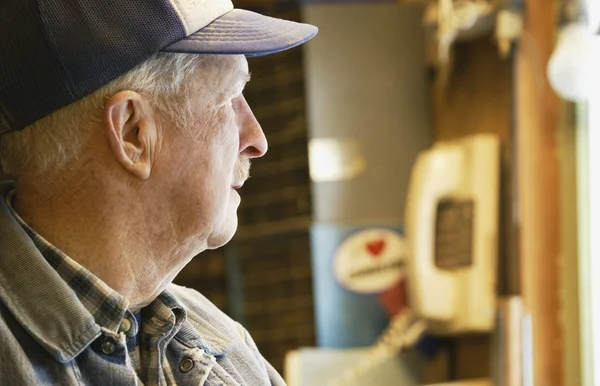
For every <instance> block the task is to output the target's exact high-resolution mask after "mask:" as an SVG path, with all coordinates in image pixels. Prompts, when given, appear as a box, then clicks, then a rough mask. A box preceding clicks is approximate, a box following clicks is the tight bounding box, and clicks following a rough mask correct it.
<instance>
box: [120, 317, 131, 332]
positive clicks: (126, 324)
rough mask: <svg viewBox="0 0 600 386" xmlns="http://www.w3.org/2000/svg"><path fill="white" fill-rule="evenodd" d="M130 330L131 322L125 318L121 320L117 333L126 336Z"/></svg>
mask: <svg viewBox="0 0 600 386" xmlns="http://www.w3.org/2000/svg"><path fill="white" fill-rule="evenodd" d="M129 330H131V322H130V321H129V319H127V318H123V320H122V321H121V325H120V326H119V331H120V332H123V333H125V334H127V333H128V332H129Z"/></svg>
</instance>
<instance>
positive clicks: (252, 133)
mask: <svg viewBox="0 0 600 386" xmlns="http://www.w3.org/2000/svg"><path fill="white" fill-rule="evenodd" d="M237 110H238V120H239V121H238V122H239V128H240V154H242V155H245V156H246V157H248V158H258V157H262V156H263V155H265V153H266V152H267V149H268V148H269V145H268V144H267V138H266V137H265V133H264V132H263V130H262V127H260V123H258V121H257V120H256V117H255V116H254V113H253V112H252V109H250V106H249V105H248V102H247V101H246V98H244V96H243V95H242V96H240V97H239V101H238V106H237Z"/></svg>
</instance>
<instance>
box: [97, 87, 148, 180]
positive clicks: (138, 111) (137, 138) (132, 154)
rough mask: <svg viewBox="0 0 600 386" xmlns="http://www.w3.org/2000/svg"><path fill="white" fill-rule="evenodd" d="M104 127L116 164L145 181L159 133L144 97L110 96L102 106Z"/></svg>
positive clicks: (128, 92) (124, 92)
mask: <svg viewBox="0 0 600 386" xmlns="http://www.w3.org/2000/svg"><path fill="white" fill-rule="evenodd" d="M104 128H105V130H106V135H107V137H108V142H109V144H110V148H111V150H112V153H113V155H114V157H115V159H116V160H117V162H119V163H120V164H121V166H123V167H124V168H125V170H127V171H128V172H129V173H131V174H133V175H134V176H136V177H137V178H139V179H141V180H146V179H148V177H150V172H151V170H152V166H153V162H154V153H155V151H156V146H157V138H158V133H157V125H156V121H155V118H154V113H153V110H152V107H151V106H150V103H149V102H148V101H147V100H146V98H144V97H143V96H142V95H140V94H138V93H136V92H134V91H121V92H119V93H117V94H115V95H113V96H112V97H111V98H110V99H109V100H108V101H107V102H106V104H105V106H104Z"/></svg>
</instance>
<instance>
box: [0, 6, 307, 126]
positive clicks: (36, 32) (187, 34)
mask: <svg viewBox="0 0 600 386" xmlns="http://www.w3.org/2000/svg"><path fill="white" fill-rule="evenodd" d="M316 33H317V28H316V27H314V26H312V25H308V24H302V23H295V22H291V21H287V20H281V19H276V18H271V17H267V16H263V15H260V14H257V13H254V12H250V11H245V10H240V9H234V7H233V4H232V3H231V1H230V0H127V1H123V0H79V1H76V0H1V1H0V135H2V134H3V133H6V132H9V131H12V130H20V129H23V128H24V127H26V126H27V125H29V124H31V123H33V122H35V121H36V120H38V119H40V118H43V117H44V116H46V115H48V114H50V113H52V112H53V111H56V110H58V109H60V108H61V107H64V106H66V105H68V104H70V103H73V102H74V101H76V100H78V99H80V98H82V97H84V96H86V95H88V94H89V93H91V92H93V91H94V90H96V89H98V88H100V87H102V86H103V85H105V84H107V83H109V82H110V81H112V80H113V79H116V78H117V77H119V76H120V75H122V74H124V73H126V72H127V71H129V70H131V69H132V68H133V67H135V66H136V65H138V64H140V63H141V62H143V61H144V60H146V59H148V58H149V57H150V56H152V55H153V54H155V53H157V52H159V51H163V52H180V53H198V54H243V55H246V56H258V55H265V54H269V53H273V52H278V51H282V50H285V49H288V48H291V47H294V46H297V45H299V44H302V43H304V42H306V41H308V40H310V39H311V38H312V37H313V36H315V35H316Z"/></svg>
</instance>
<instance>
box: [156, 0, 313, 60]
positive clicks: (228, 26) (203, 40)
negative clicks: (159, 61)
mask: <svg viewBox="0 0 600 386" xmlns="http://www.w3.org/2000/svg"><path fill="white" fill-rule="evenodd" d="M317 32H318V29H317V27H315V26H313V25H310V24H303V23H296V22H292V21H288V20H282V19H276V18H273V17H268V16H264V15H261V14H258V13H255V12H251V11H246V10H243V9H233V10H232V11H230V12H228V13H226V14H224V15H223V16H221V17H219V18H217V19H216V20H214V21H213V22H212V23H210V24H209V25H207V26H206V27H204V28H202V29H201V30H199V31H198V32H195V33H193V34H191V35H190V36H188V37H187V38H185V39H182V40H180V41H178V42H176V43H174V44H171V45H169V46H167V47H165V48H164V49H162V51H163V52H179V53H193V54H238V55H246V56H261V55H267V54H271V53H274V52H279V51H283V50H287V49H289V48H292V47H295V46H298V45H300V44H302V43H304V42H306V41H308V40H310V39H312V38H313V37H314V36H315V35H316V34H317Z"/></svg>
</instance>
